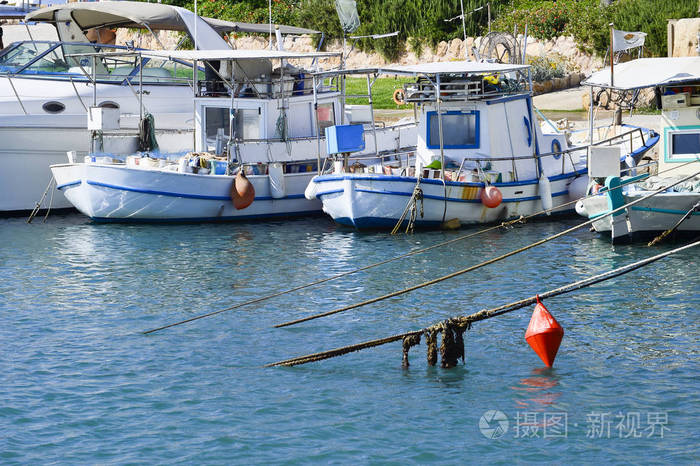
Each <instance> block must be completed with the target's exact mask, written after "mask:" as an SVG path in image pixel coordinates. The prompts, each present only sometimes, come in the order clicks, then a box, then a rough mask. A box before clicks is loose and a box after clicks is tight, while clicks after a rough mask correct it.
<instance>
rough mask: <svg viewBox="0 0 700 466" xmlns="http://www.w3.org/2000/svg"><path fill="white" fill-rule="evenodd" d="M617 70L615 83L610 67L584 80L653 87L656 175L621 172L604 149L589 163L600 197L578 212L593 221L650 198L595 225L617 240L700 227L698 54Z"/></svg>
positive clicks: (594, 84)
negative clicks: (658, 127) (658, 124)
mask: <svg viewBox="0 0 700 466" xmlns="http://www.w3.org/2000/svg"><path fill="white" fill-rule="evenodd" d="M614 73H615V74H614V80H613V83H614V84H611V79H610V69H609V68H608V69H606V70H602V71H600V72H598V73H595V74H593V75H592V76H591V77H590V78H589V79H588V80H586V81H585V82H584V83H582V84H584V85H588V86H591V87H592V88H593V87H601V88H608V89H614V90H618V91H635V90H638V89H643V88H649V87H653V88H654V89H655V92H656V96H657V106H658V107H659V108H661V117H660V118H661V120H662V127H663V129H662V136H661V137H662V139H663V144H662V145H661V153H660V155H659V160H658V175H656V176H648V174H636V173H628V174H627V175H625V176H622V174H621V173H620V170H619V167H617V166H616V165H615V164H614V163H611V162H610V161H609V159H608V160H606V154H604V153H601V154H600V160H592V166H591V170H592V172H591V175H592V178H594V179H595V180H597V182H598V184H597V185H596V186H595V188H594V189H595V191H597V192H598V193H599V195H597V196H592V197H589V198H586V199H584V200H582V201H581V204H580V205H579V206H578V208H577V211H578V212H579V213H580V214H581V215H584V216H587V217H588V218H590V219H595V218H596V217H600V216H602V215H605V214H606V213H608V212H610V211H611V210H614V209H617V208H620V207H623V206H625V205H626V204H629V203H631V202H634V201H637V200H640V199H642V198H645V197H647V199H644V200H641V201H640V202H638V203H635V204H634V205H631V206H629V207H627V208H626V209H623V210H621V211H619V212H617V213H616V214H613V215H612V216H607V217H606V218H603V219H601V220H599V221H597V222H594V223H593V228H594V229H595V230H596V231H597V232H599V233H602V234H605V235H610V238H611V240H612V242H613V243H620V242H629V241H635V240H645V239H648V238H650V237H651V236H653V235H657V234H659V233H661V232H664V231H667V230H674V231H677V232H680V233H683V232H686V233H688V232H698V231H700V126H698V119H699V118H700V58H699V57H683V58H641V59H638V60H633V61H630V62H626V63H622V64H619V65H615V70H614ZM593 175H595V176H593ZM692 175H695V176H692ZM671 185H673V187H672V188H670V189H668V190H665V191H663V192H660V193H659V194H655V195H652V193H653V192H654V191H656V190H659V189H662V188H663V187H665V186H671Z"/></svg>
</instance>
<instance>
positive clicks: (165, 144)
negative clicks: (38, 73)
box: [0, 77, 193, 214]
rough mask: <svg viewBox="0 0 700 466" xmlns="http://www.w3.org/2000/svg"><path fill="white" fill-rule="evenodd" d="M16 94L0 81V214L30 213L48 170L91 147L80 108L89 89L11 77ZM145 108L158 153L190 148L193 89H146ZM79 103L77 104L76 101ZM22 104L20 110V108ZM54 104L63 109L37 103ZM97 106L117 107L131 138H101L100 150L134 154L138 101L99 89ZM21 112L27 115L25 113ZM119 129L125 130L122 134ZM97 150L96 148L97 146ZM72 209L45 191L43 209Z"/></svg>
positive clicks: (126, 92) (109, 87)
mask: <svg viewBox="0 0 700 466" xmlns="http://www.w3.org/2000/svg"><path fill="white" fill-rule="evenodd" d="M12 82H13V84H14V86H15V88H16V90H17V92H18V93H19V95H20V99H19V100H18V98H17V97H16V96H15V95H14V93H12V92H10V91H8V90H7V89H6V88H7V87H8V80H7V78H3V77H0V140H2V141H3V144H2V147H0V167H2V168H0V214H3V213H4V214H7V213H11V212H13V211H26V210H31V209H33V208H34V207H35V206H36V203H37V202H38V201H39V200H40V198H41V197H42V195H43V193H44V192H45V190H46V187H47V185H48V183H49V181H50V180H51V170H50V168H49V167H50V166H51V165H53V164H59V163H64V162H66V161H67V158H66V152H67V151H77V152H78V156H79V158H80V160H82V157H83V156H84V155H86V154H87V153H88V152H89V151H90V149H91V147H90V145H91V142H90V132H89V131H88V130H87V114H86V112H85V109H84V107H83V105H91V104H92V101H93V97H92V95H91V94H92V87H88V86H86V84H85V83H76V87H77V89H78V90H79V91H80V93H81V96H80V98H78V97H77V95H76V90H75V89H74V88H73V85H72V84H71V83H70V82H67V81H64V82H61V81H53V80H48V79H34V80H29V79H19V78H15V79H13V81H12ZM147 90H148V92H149V94H148V97H144V106H145V108H146V110H147V111H150V112H151V113H152V114H153V115H154V118H155V126H156V137H157V140H158V143H159V145H160V146H161V149H162V150H163V151H168V152H178V151H183V150H187V148H189V147H191V146H192V129H191V128H192V120H193V116H192V91H191V89H190V88H189V87H188V86H148V89H147ZM81 99H82V103H81ZM20 101H21V102H22V105H23V107H22V106H21V105H20V104H19V102H20ZM47 101H58V102H61V103H62V104H64V105H65V107H66V109H65V111H64V112H62V113H60V114H47V112H46V111H45V110H43V109H42V104H44V103H45V102H47ZM97 102H98V104H99V103H102V102H114V103H116V104H118V105H119V106H120V110H121V112H122V115H121V117H120V125H121V128H122V129H123V130H125V131H130V132H131V134H130V135H128V136H127V135H126V134H124V135H123V136H119V137H109V138H107V137H105V147H104V150H105V151H109V152H112V153H115V154H130V153H133V152H135V151H136V150H137V139H136V137H135V131H136V130H137V128H138V122H139V107H138V99H137V98H136V97H135V96H134V94H133V91H132V90H131V89H130V88H129V87H128V86H119V85H118V84H104V85H98V99H97ZM25 111H26V114H25ZM125 131H124V132H125ZM98 150H99V148H98ZM49 204H50V205H51V208H54V209H61V208H70V207H72V206H71V204H70V203H69V202H68V200H67V199H66V198H65V197H64V195H63V194H62V193H61V192H59V191H57V190H55V189H54V190H52V191H49V192H48V193H47V195H46V197H45V199H44V202H43V203H42V205H41V207H42V208H48V207H49Z"/></svg>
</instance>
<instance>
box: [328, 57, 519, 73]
mask: <svg viewBox="0 0 700 466" xmlns="http://www.w3.org/2000/svg"><path fill="white" fill-rule="evenodd" d="M528 68H530V65H511V64H508V63H505V64H504V63H488V62H476V61H467V60H464V61H443V62H433V63H419V64H417V65H386V66H378V67H376V68H355V69H345V70H337V71H328V72H325V73H324V72H321V73H318V74H319V75H324V74H339V73H342V74H360V73H377V74H401V75H407V76H428V75H435V74H453V73H454V74H464V73H508V72H510V71H517V70H526V69H528Z"/></svg>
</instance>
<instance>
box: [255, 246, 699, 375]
mask: <svg viewBox="0 0 700 466" xmlns="http://www.w3.org/2000/svg"><path fill="white" fill-rule="evenodd" d="M696 246H700V241H697V240H696V241H695V242H693V243H690V244H687V245H685V246H682V247H679V248H676V249H672V250H670V251H666V252H664V253H661V254H657V255H656V256H652V257H648V258H646V259H642V260H640V261H637V262H634V263H631V264H628V265H625V266H623V267H619V268H617V269H613V270H610V271H608V272H604V273H602V274H599V275H594V276H592V277H589V278H585V279H583V280H579V281H577V282H573V283H569V284H567V285H564V286H561V287H559V288H555V289H553V290H549V291H546V292H544V293H540V294H539V298H540V300H542V299H545V298H553V297H555V296H559V295H562V294H566V293H571V292H572V291H576V290H580V289H582V288H586V287H589V286H592V285H595V284H597V283H600V282H603V281H606V280H610V279H613V278H616V277H619V276H621V275H624V274H627V273H629V272H632V271H634V270H637V269H639V268H641V267H644V266H646V265H649V264H651V263H653V262H656V261H658V260H661V259H663V258H665V257H668V256H670V255H672V254H677V253H679V252H681V251H684V250H686V249H690V248H693V247H696ZM537 296H538V295H535V296H531V297H529V298H525V299H521V300H519V301H514V302H512V303H508V304H504V305H502V306H499V307H495V308H492V309H482V310H481V311H479V312H476V313H474V314H470V315H467V316H461V317H453V318H450V319H447V320H445V321H442V322H439V323H437V324H434V325H431V326H429V327H426V328H424V329H422V330H415V331H412V332H406V333H401V334H398V335H392V336H390V337H385V338H380V339H376V340H369V341H365V342H362V343H357V344H355V345H349V346H343V347H340V348H335V349H332V350H328V351H322V352H319V353H313V354H308V355H304V356H298V357H295V358H290V359H285V360H283V361H277V362H274V363H270V364H266V365H265V366H264V367H275V366H297V365H300V364H307V363H309V362H315V361H322V360H324V359H330V358H333V357H336V356H342V355H344V354H348V353H352V352H355V351H360V350H363V349H367V348H373V347H376V346H381V345H385V344H387V343H391V342H394V341H398V340H403V341H404V343H403V348H404V364H405V365H407V364H408V349H409V348H410V347H411V346H414V345H416V344H419V343H420V338H418V339H416V338H415V337H416V336H418V337H419V336H420V335H426V344H427V345H428V364H429V365H431V366H432V365H435V364H436V362H437V355H436V351H435V347H436V334H437V333H438V332H442V333H443V342H444V340H445V335H447V343H443V344H442V345H441V353H442V352H443V349H442V347H443V346H445V351H444V354H443V355H442V358H443V359H442V366H443V367H453V366H454V364H456V359H457V358H458V357H459V356H460V354H459V353H458V352H457V353H455V352H454V351H455V346H459V344H460V343H461V345H462V353H461V357H462V359H464V350H463V348H464V346H463V345H464V343H463V340H461V341H453V342H452V343H451V345H452V346H451V347H450V339H451V338H454V335H455V332H456V331H459V332H460V334H463V333H464V331H465V330H468V329H469V328H471V324H472V323H474V322H478V321H481V320H486V319H490V318H492V317H496V316H499V315H502V314H507V313H509V312H512V311H515V310H517V309H521V308H523V307H525V306H529V305H531V304H534V303H535V302H537ZM446 328H447V329H449V330H451V332H446V331H445V329H446ZM406 339H409V340H408V342H407V340H406ZM457 351H458V350H457ZM453 362H454V364H452V365H450V364H451V363H453Z"/></svg>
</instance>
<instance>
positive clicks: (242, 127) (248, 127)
mask: <svg viewBox="0 0 700 466" xmlns="http://www.w3.org/2000/svg"><path fill="white" fill-rule="evenodd" d="M235 136H236V139H260V109H258V108H242V109H238V110H236V134H235Z"/></svg>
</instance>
